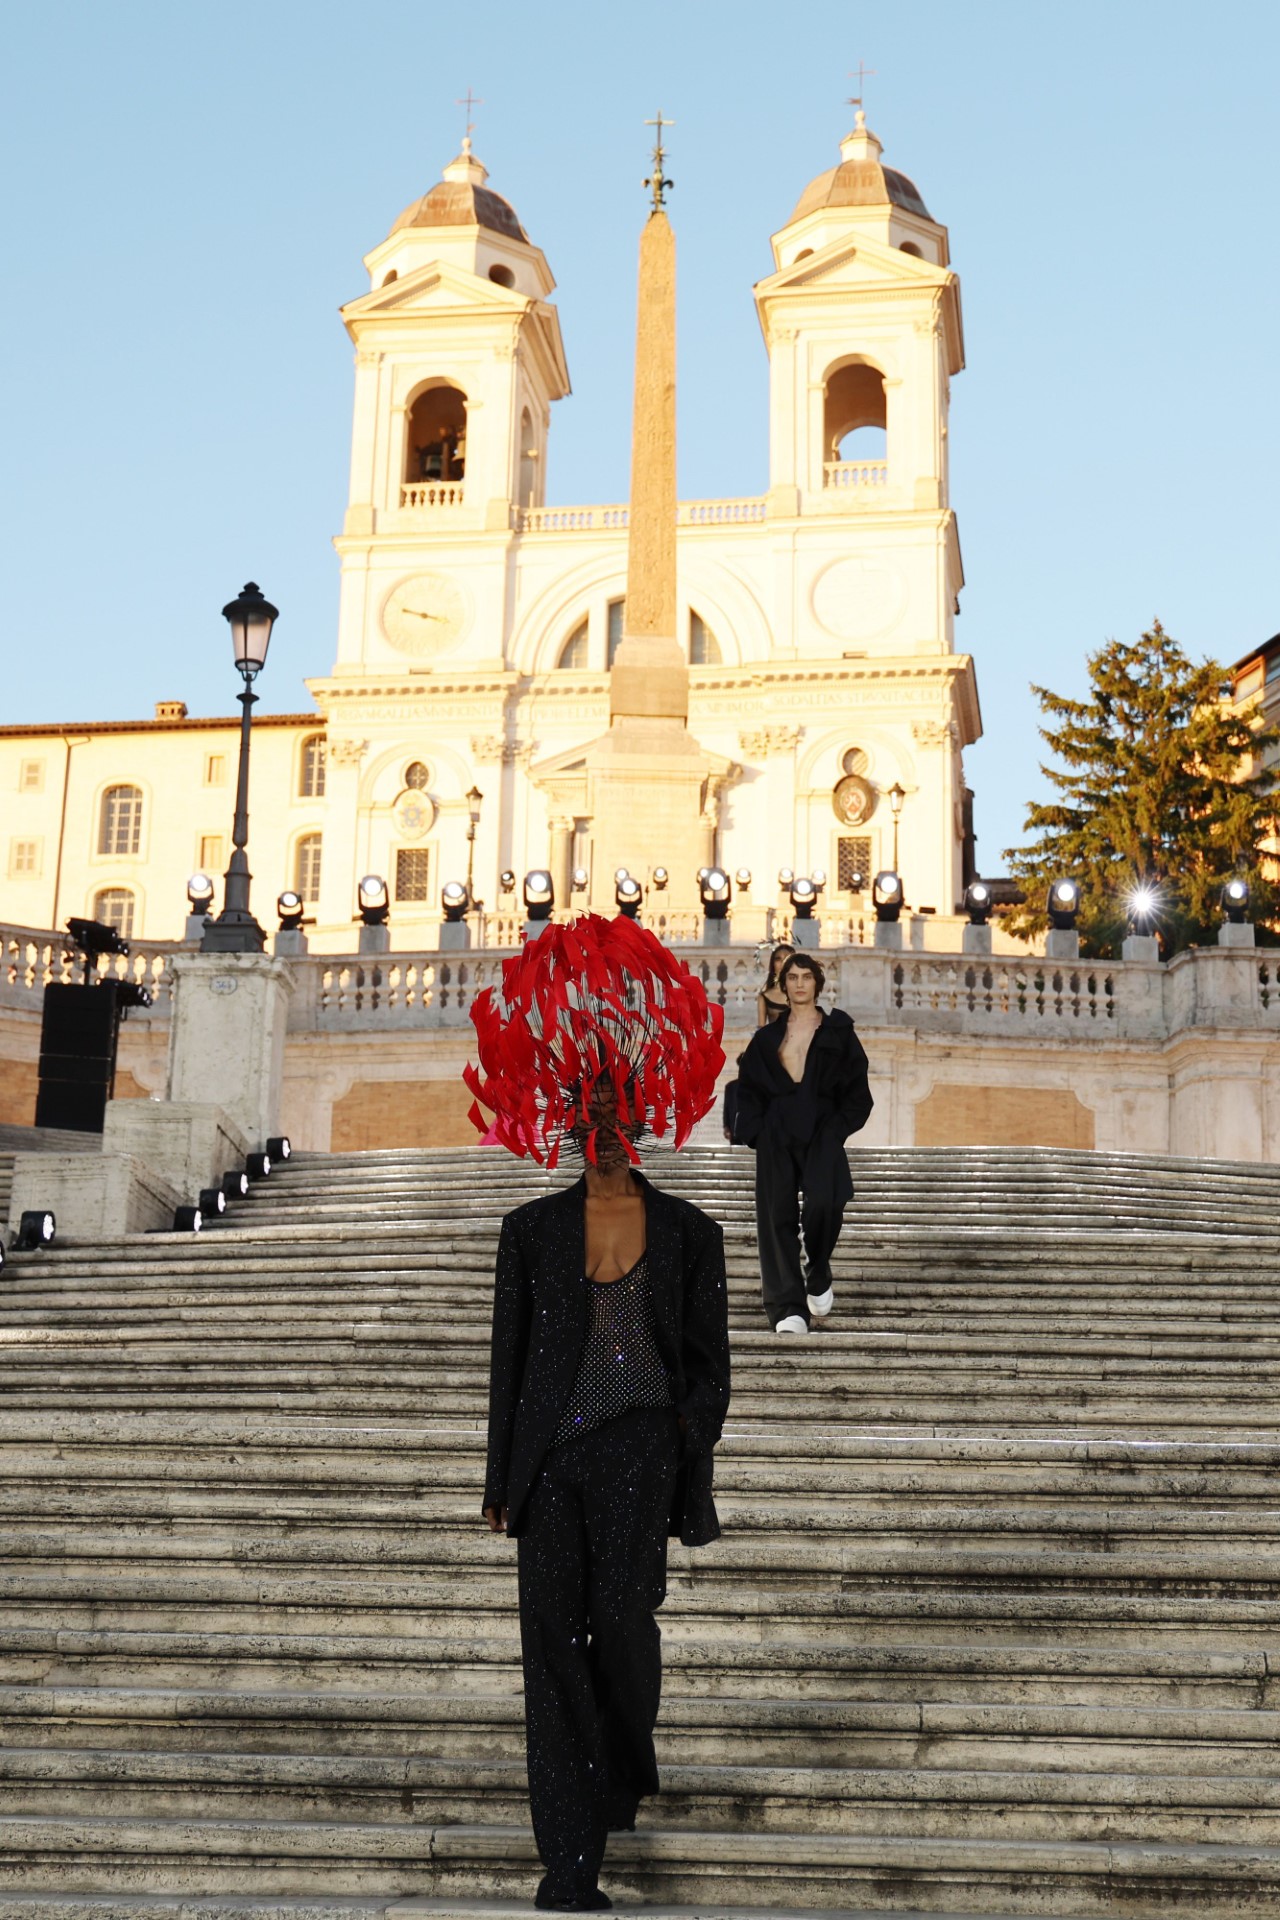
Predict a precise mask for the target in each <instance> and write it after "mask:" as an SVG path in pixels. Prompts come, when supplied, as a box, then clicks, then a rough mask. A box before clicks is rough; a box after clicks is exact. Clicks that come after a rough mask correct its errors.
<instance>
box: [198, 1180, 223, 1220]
mask: <svg viewBox="0 0 1280 1920" xmlns="http://www.w3.org/2000/svg"><path fill="white" fill-rule="evenodd" d="M199 1207H200V1212H201V1214H202V1215H203V1217H204V1218H205V1219H206V1220H208V1219H210V1218H211V1217H212V1215H214V1214H216V1213H225V1212H226V1210H227V1196H226V1194H225V1193H224V1192H223V1191H222V1188H221V1187H201V1189H200V1200H199Z"/></svg>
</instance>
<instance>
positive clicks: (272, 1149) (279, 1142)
mask: <svg viewBox="0 0 1280 1920" xmlns="http://www.w3.org/2000/svg"><path fill="white" fill-rule="evenodd" d="M267 1152H268V1153H269V1154H270V1155H271V1164H272V1165H273V1166H277V1165H278V1166H283V1165H284V1163H285V1161H286V1160H292V1158H293V1142H292V1141H291V1140H290V1138H289V1136H288V1134H287V1133H276V1134H273V1135H272V1137H271V1138H270V1140H268V1142H267Z"/></svg>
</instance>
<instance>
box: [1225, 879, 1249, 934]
mask: <svg viewBox="0 0 1280 1920" xmlns="http://www.w3.org/2000/svg"><path fill="white" fill-rule="evenodd" d="M1222 911H1223V912H1224V913H1225V914H1226V916H1227V919H1228V920H1229V921H1230V922H1231V924H1232V926H1233V927H1240V926H1243V925H1244V917H1245V915H1246V913H1248V911H1249V882H1248V881H1247V880H1239V879H1236V880H1228V882H1227V884H1226V886H1225V887H1224V888H1223V889H1222Z"/></svg>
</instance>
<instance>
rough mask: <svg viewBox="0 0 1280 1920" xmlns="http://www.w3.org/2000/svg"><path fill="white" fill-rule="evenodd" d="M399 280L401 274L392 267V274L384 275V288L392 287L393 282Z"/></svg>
mask: <svg viewBox="0 0 1280 1920" xmlns="http://www.w3.org/2000/svg"><path fill="white" fill-rule="evenodd" d="M399 278H400V275H399V273H398V272H397V271H396V269H395V268H394V267H392V269H391V271H390V273H384V274H383V276H382V284H383V286H384V287H389V286H390V285H391V282H392V281H393V280H398V279H399Z"/></svg>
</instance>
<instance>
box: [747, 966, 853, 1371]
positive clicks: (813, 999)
mask: <svg viewBox="0 0 1280 1920" xmlns="http://www.w3.org/2000/svg"><path fill="white" fill-rule="evenodd" d="M780 981H781V985H782V989H783V991H784V993H786V995H787V1000H788V1011H787V1013H786V1014H785V1016H784V1017H783V1018H782V1019H780V1020H775V1021H772V1022H771V1023H770V1025H768V1026H766V1027H759V1028H758V1029H757V1030H756V1032H755V1033H754V1034H753V1035H752V1037H751V1043H750V1045H749V1046H748V1048H747V1050H746V1053H745V1054H744V1055H743V1056H742V1060H741V1063H740V1065H739V1069H738V1108H737V1114H736V1117H735V1128H734V1138H735V1139H736V1140H740V1141H742V1142H744V1143H745V1144H746V1145H747V1146H750V1147H754V1148H755V1150H756V1231H757V1235H758V1238H759V1245H760V1281H761V1291H762V1294H763V1298H764V1311H765V1318H766V1319H767V1320H768V1322H769V1325H770V1326H771V1327H774V1328H776V1329H778V1330H779V1331H785V1332H788V1333H791V1332H795V1333H804V1332H805V1331H807V1329H808V1327H809V1325H810V1315H811V1314H812V1313H818V1314H825V1313H829V1312H830V1310H831V1301H832V1297H833V1294H832V1285H831V1255H832V1254H833V1252H834V1251H835V1245H836V1241H837V1240H838V1239H839V1237H840V1227H841V1223H842V1221H843V1218H844V1210H845V1207H846V1206H847V1205H848V1203H849V1201H850V1200H852V1198H853V1181H852V1179H851V1177H850V1174H849V1161H848V1156H847V1155H846V1153H845V1150H844V1143H845V1141H846V1140H847V1139H848V1137H849V1135H850V1134H851V1133H856V1132H857V1131H858V1129H859V1128H860V1127H864V1126H865V1125H866V1123H867V1119H868V1116H869V1115H870V1113H871V1108H872V1105H873V1102H872V1098H871V1090H870V1088H869V1086H868V1085H867V1056H866V1053H865V1052H864V1050H863V1047H862V1042H861V1041H860V1040H859V1039H858V1036H857V1034H856V1033H855V1032H854V1030H853V1022H852V1020H851V1019H850V1018H849V1016H848V1014H847V1013H844V1012H843V1011H842V1010H841V1009H840V1008H839V1007H835V1008H833V1009H832V1010H831V1011H830V1012H824V1011H823V1009H822V1008H821V1007H819V1006H818V1004H817V999H818V995H819V993H820V992H821V991H822V988H823V986H824V985H825V976H824V974H823V971H822V968H821V966H820V965H819V963H818V961H816V960H815V959H814V958H813V956H812V955H811V954H808V953H795V954H792V956H791V958H790V959H789V960H788V961H786V963H785V964H784V966H783V968H782V971H781V974H780ZM801 1194H803V1195H804V1215H803V1222H804V1252H805V1265H806V1267H807V1271H805V1268H803V1267H802V1266H801V1260H800V1234H801V1211H800V1196H801Z"/></svg>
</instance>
